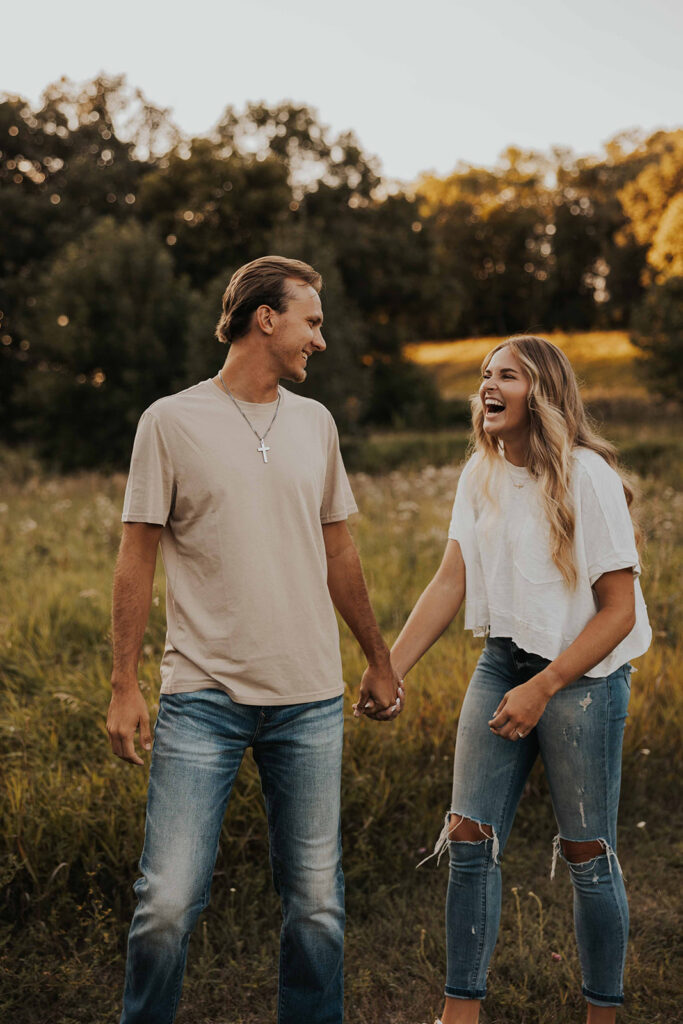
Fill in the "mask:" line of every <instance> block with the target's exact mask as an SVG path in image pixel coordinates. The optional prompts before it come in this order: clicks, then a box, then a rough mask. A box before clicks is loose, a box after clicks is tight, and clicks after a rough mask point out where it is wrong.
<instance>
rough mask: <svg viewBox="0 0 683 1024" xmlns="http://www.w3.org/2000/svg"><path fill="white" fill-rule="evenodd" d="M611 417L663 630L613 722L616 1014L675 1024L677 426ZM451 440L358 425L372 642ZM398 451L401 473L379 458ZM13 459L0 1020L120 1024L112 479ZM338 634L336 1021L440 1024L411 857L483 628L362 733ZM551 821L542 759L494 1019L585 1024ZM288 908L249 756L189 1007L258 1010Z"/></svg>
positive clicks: (347, 641)
mask: <svg viewBox="0 0 683 1024" xmlns="http://www.w3.org/2000/svg"><path fill="white" fill-rule="evenodd" d="M610 432H611V435H612V436H613V437H614V438H615V439H616V440H618V441H620V443H621V444H622V445H623V447H624V449H625V450H628V451H630V452H631V453H632V464H633V465H634V468H637V469H638V470H639V472H640V486H641V518H642V521H643V523H644V525H645V528H646V533H647V547H646V550H645V554H644V590H645V595H646V600H647V602H648V608H649V611H650V616H651V619H652V622H653V626H654V630H655V642H654V644H653V647H652V649H651V650H650V651H649V652H648V653H647V654H646V655H645V656H644V657H643V658H641V659H640V660H639V663H638V672H637V674H636V675H635V676H634V677H633V689H632V700H631V707H630V718H629V721H628V725H627V729H626V738H625V753H624V785H623V789H622V803H621V817H620V822H621V826H620V834H619V855H620V860H621V863H622V866H623V869H624V872H625V875H626V878H627V886H628V890H629V896H630V904H631V934H632V941H631V946H630V952H629V959H628V969H627V1004H626V1007H625V1008H624V1010H623V1012H622V1013H621V1014H620V1017H619V1019H620V1020H621V1021H623V1022H624V1024H644V1022H648V1024H650V1022H652V1024H664V1022H667V1024H670V1022H673V1021H675V1020H679V1019H680V1010H679V1002H680V992H679V985H678V981H677V974H676V968H677V964H678V967H679V974H680V962H679V960H678V950H677V946H676V943H677V936H679V935H680V925H681V915H680V911H679V906H678V903H677V898H676V897H677V892H678V889H679V885H678V884H677V879H676V871H677V869H680V864H681V856H680V854H681V846H680V841H679V836H680V834H681V828H680V826H681V821H680V795H679V793H680V791H679V778H680V772H681V752H680V721H681V715H682V713H683V699H682V697H681V687H680V665H681V663H682V660H683V650H682V645H681V639H680V635H681V634H680V617H681V615H680V596H679V586H680V579H681V570H682V568H683V529H682V527H681V510H682V507H683V485H682V482H681V478H680V471H679V470H676V467H675V466H674V465H673V464H672V459H671V457H670V456H671V452H672V451H673V450H674V449H672V448H671V447H670V446H671V445H672V444H673V443H674V441H672V439H671V436H670V435H671V425H670V423H669V422H668V421H666V422H665V421H663V420H660V421H659V422H657V421H655V420H652V421H651V422H650V423H648V424H646V425H644V426H643V428H641V427H639V426H637V425H634V424H633V423H631V424H617V423H615V424H611V425H610ZM408 442H409V443H408ZM437 442H438V444H437ZM465 443H466V437H465V434H464V432H455V433H453V434H443V435H440V436H439V438H438V439H433V438H430V437H429V436H426V437H425V436H422V438H420V437H419V436H417V435H415V436H412V437H411V438H409V439H408V440H406V438H403V439H401V438H398V439H397V438H395V437H394V438H390V437H375V438H371V439H369V441H368V445H367V447H368V451H369V456H368V458H369V462H368V464H367V465H366V467H365V468H366V469H367V470H370V471H371V472H357V473H355V474H354V476H353V479H352V483H353V487H354V491H355V494H356V497H357V500H358V504H359V507H360V509H361V514H360V515H359V516H357V517H354V520H353V521H352V528H353V532H354V536H355V538H356V541H357V543H358V546H359V548H360V551H361V555H362V558H363V562H364V565H365V568H366V574H367V578H368V583H369V587H370V591H371V596H372V599H373V603H374V606H375V609H376V612H377V615H378V618H379V620H380V624H381V627H382V629H383V630H384V632H385V634H386V636H387V638H388V639H391V638H392V637H393V636H395V635H396V633H397V632H398V630H399V629H400V627H401V625H402V623H403V621H404V620H405V617H406V615H407V614H408V612H409V610H410V608H411V607H412V605H413V603H414V601H415V599H416V598H417V596H418V594H419V593H420V591H421V589H422V587H423V586H424V584H425V583H426V582H427V580H428V579H429V577H430V575H431V574H432V572H433V571H434V569H435V567H436V565H437V564H438V561H439V559H440V556H441V552H442V548H443V544H444V538H445V532H446V528H447V523H448V518H449V513H450V505H451V502H452V496H453V493H454V490H455V485H456V482H457V477H458V473H459V463H460V461H461V459H462V454H463V452H464V448H465ZM392 444H393V445H394V447H393V448H392V447H391V446H392ZM406 444H407V447H406ZM396 445H398V449H399V453H398V454H396V452H397V449H396ZM420 445H422V449H421V447H420ZM643 445H645V446H646V447H645V448H643ZM648 445H649V446H650V447H649V448H648V447H647V446H648ZM402 446H403V447H402ZM435 446H436V447H435ZM667 446H669V447H667ZM392 451H393V452H394V455H393V456H391V457H392V458H394V462H393V465H395V466H396V467H397V468H395V469H393V470H388V469H387V463H386V459H387V457H389V456H388V455H387V453H391V452H392ZM655 451H658V452H659V453H660V454H659V456H657V457H654V456H653V454H652V453H653V452H655ZM634 453H635V454H634ZM648 453H649V454H648ZM662 453H664V454H662ZM435 455H436V456H437V457H436V458H434V456H435ZM442 456H443V458H442ZM449 456H450V458H449ZM357 458H358V466H359V467H360V465H361V462H360V455H359V454H358V453H357ZM435 462H438V463H442V464H440V465H435V464H434V463H435ZM391 464H392V463H391V462H390V465H391ZM636 464H637V465H636ZM6 465H9V469H8V470H7V471H6V472H5V475H4V477H3V476H2V475H1V472H0V757H1V758H2V765H3V772H2V780H1V783H0V785H1V787H2V802H1V804H0V815H1V817H0V826H1V838H0V844H1V848H2V862H1V864H0V887H1V891H2V910H1V912H0V914H1V916H0V1020H3V1021H4V1020H7V1021H10V1020H11V1021H12V1022H13V1024H48V1022H49V1024H113V1022H114V1021H115V1020H117V1019H118V1018H117V1013H118V1012H119V1007H120V988H121V982H122V972H123V957H124V948H125V936H126V932H127V927H128V923H129V920H130V915H131V913H132V909H133V903H134V898H133V893H132V888H131V886H132V883H133V881H134V879H135V877H136V863H137V859H138V856H139V853H140V848H141V843H142V834H143V824H144V801H145V790H146V769H135V768H133V767H132V766H129V765H124V764H122V763H121V762H119V761H118V760H116V759H115V758H114V757H113V756H112V755H111V753H110V752H109V749H108V742H107V737H106V732H105V728H104V723H105V716H106V709H107V703H108V691H109V683H108V677H109V670H110V644H109V604H110V597H109V595H110V586H111V573H112V567H113V562H114V559H115V555H116V549H117V546H118V539H119V533H120V523H119V514H120V507H121V502H122V495H123V485H124V479H123V477H121V476H118V477H113V478H104V477H100V476H97V475H83V476H79V477H72V478H64V479H58V478H54V479H52V478H48V477H45V476H42V475H40V474H39V473H38V474H33V473H27V472H24V470H23V469H22V468H21V467H20V466H19V465H18V464H17V463H16V462H15V463H14V464H11V462H10V463H7V462H6ZM381 469H384V470H385V471H384V472H379V470H381ZM163 594H164V580H163V571H162V568H161V566H159V567H158V571H157V580H156V584H155V599H154V604H153V608H152V614H151V618H150V623H149V628H148V630H147V633H146V636H145V641H144V647H143V659H142V664H141V669H140V679H141V684H142V687H143V690H144V692H145V695H146V697H147V699H148V701H149V705H150V707H151V709H152V711H154V710H155V708H156V701H157V693H158V670H157V665H158V661H159V657H160V654H161V650H162V648H163V638H164V596H163ZM341 641H342V655H343V663H344V670H345V678H346V679H347V681H348V690H347V695H346V702H347V708H346V710H347V715H348V721H347V729H346V740H345V759H344V775H343V828H344V837H345V860H344V864H345V873H346V879H347V911H348V929H347V955H346V1019H347V1020H348V1022H349V1024H388V1022H395V1024H420V1022H423V1021H426V1022H431V1021H432V1020H433V1018H434V1016H435V1015H436V1012H438V1011H439V1010H440V1006H441V992H442V986H443V980H444V936H443V905H444V897H445V891H446V883H447V868H446V865H445V863H444V862H443V861H442V863H441V866H440V867H439V868H437V867H436V866H435V865H434V862H430V864H428V865H425V866H424V867H423V868H421V869H419V870H416V869H415V865H416V863H417V862H418V861H419V860H420V859H421V858H422V857H423V856H424V855H425V851H426V850H427V849H431V847H432V845H433V843H434V841H435V838H436V835H437V833H438V831H439V829H440V826H441V822H442V819H443V814H444V812H445V810H446V806H447V803H448V800H449V797H450V783H451V779H450V774H451V762H452V753H453V740H454V736H455V730H456V726H457V719H458V711H459V706H460V701H461V699H462V695H463V693H464V690H465V687H466V685H467V680H468V678H469V675H470V673H471V671H472V668H473V666H474V663H475V661H476V658H477V655H478V651H479V649H480V646H481V642H480V641H475V640H473V639H472V638H471V637H468V636H465V635H464V633H463V630H462V623H461V621H456V622H455V623H454V624H453V625H452V626H451V628H450V629H449V630H448V631H447V633H446V634H445V635H444V637H443V638H442V639H441V641H440V642H439V643H438V644H437V645H436V646H435V647H434V648H433V649H432V651H430V652H429V653H428V654H427V655H426V656H425V658H424V659H423V661H422V662H421V664H420V665H419V666H418V668H417V669H416V670H415V671H414V672H413V673H411V675H410V676H409V677H408V680H407V683H408V702H407V707H406V710H405V712H404V714H403V715H402V716H401V717H400V719H399V720H398V721H397V722H396V723H395V724H394V725H391V726H378V725H376V724H373V723H371V722H366V721H360V722H359V721H356V720H354V719H353V718H352V717H351V716H350V714H349V713H350V705H351V701H352V700H353V699H354V697H355V691H356V688H357V681H358V679H359V677H360V673H361V671H362V668H363V660H362V657H361V655H360V653H359V651H358V649H357V647H356V645H355V643H354V642H353V640H352V638H351V637H350V635H349V633H348V631H347V630H346V628H345V627H344V628H342V631H341ZM554 832H555V826H554V822H553V818H552V812H551V809H550V803H549V798H548V793H547V789H546V785H545V781H544V778H543V775H542V772H541V771H540V770H539V769H538V767H537V769H535V770H534V773H533V775H532V777H531V780H530V782H529V784H528V786H527V790H526V793H525V796H524V798H523V800H522V804H521V806H520V810H519V813H518V818H517V822H516V825H515V829H514V830H513V835H512V838H511V840H510V843H509V845H508V848H507V850H506V854H505V859H504V862H503V883H504V909H503V919H502V924H501V933H500V940H499V943H498V947H497V950H496V953H495V956H494V960H493V963H492V968H491V973H490V978H489V991H490V995H489V997H488V999H487V1000H486V1004H485V1011H484V1013H483V1014H482V1020H483V1021H485V1022H486V1024H569V1022H579V1021H581V1020H582V1019H583V1008H582V1007H583V1003H582V999H581V996H580V991H579V990H580V980H579V979H580V972H579V967H578V961H577V956H576V950H575V945H574V939H573V931H572V910H571V886H570V883H569V880H568V877H567V872H566V870H565V869H564V868H562V869H560V870H558V876H557V878H556V880H555V881H554V882H553V883H550V881H549V878H548V875H549V868H550V856H551V839H552V836H553V835H554ZM279 926H280V922H279V912H278V906H277V901H276V898H275V896H274V893H273V891H272V886H271V883H270V875H269V868H268V865H267V831H266V823H265V817H264V813H263V809H262V805H261V801H260V795H259V784H258V776H257V773H256V770H255V766H254V764H253V762H252V760H251V759H250V758H247V759H246V761H245V764H244V766H243V769H242V772H241V774H240V777H239V779H238V783H237V785H236V788H235V792H234V794H233V798H232V802H231V806H230V808H229V811H228V816H227V819H226V824H225V827H224V831H223V836H222V841H221V850H220V854H219V859H218V863H217V867H216V876H215V880H214V885H213V896H212V903H211V905H210V907H209V909H208V910H207V911H206V913H205V914H204V915H203V917H202V919H201V920H200V924H199V926H198V929H197V931H196V933H195V935H194V937H193V939H192V942H191V944H190V959H189V967H188V974H187V979H186V985H185V990H184V995H183V1000H182V1002H181V1011H180V1013H179V1016H178V1021H179V1022H180V1024H257V1022H258V1024H265V1022H271V1021H274V1019H275V1011H274V1006H275V1002H274V999H275V991H276V964H277V946H278V932H279ZM553 954H559V956H560V959H557V957H554V956H553ZM302 1024H303V1022H302Z"/></svg>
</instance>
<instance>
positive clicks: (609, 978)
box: [435, 637, 631, 1006]
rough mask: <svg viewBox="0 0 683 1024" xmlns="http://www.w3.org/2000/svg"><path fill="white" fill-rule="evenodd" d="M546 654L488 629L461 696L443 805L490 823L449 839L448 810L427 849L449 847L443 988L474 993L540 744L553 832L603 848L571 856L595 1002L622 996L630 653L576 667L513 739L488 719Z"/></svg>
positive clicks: (480, 985)
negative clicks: (594, 674) (602, 669)
mask: <svg viewBox="0 0 683 1024" xmlns="http://www.w3.org/2000/svg"><path fill="white" fill-rule="evenodd" d="M547 664H548V661H547V660H546V659H544V658H540V657H539V656H538V655H535V654H528V653H526V652H525V651H522V650H521V649H520V648H519V647H517V646H516V645H515V644H514V643H513V642H512V640H509V639H507V638H502V637H494V638H489V639H488V640H487V642H486V647H485V648H484V651H483V653H482V655H481V657H480V659H479V662H478V664H477V667H476V669H475V671H474V674H473V676H472V679H471V681H470V685H469V688H468V690H467V693H466V695H465V699H464V701H463V706H462V711H461V713H460V721H459V725H458V733H457V739H456V745H455V763H454V772H453V795H452V800H451V808H450V812H451V814H455V815H456V816H457V817H463V818H469V819H471V820H472V821H475V822H478V823H479V824H481V825H489V826H491V830H492V831H493V836H492V838H489V839H487V838H485V837H484V835H483V834H482V839H481V841H480V842H460V841H453V840H449V838H448V823H449V815H446V821H445V823H444V828H443V830H442V833H441V836H440V837H439V840H438V841H437V845H436V847H435V853H436V854H437V855H438V854H440V853H441V852H443V851H445V850H446V849H448V852H449V859H450V876H449V884H448V894H447V899H446V939H447V960H448V968H447V979H446V990H445V991H446V995H447V996H451V997H456V998H458V997H459V998H463V999H482V998H483V997H484V996H485V994H486V973H487V969H488V964H489V960H490V958H491V954H492V953H493V948H494V946H495V943H496V937H497V934H498V925H499V920H500V905H501V873H500V857H501V855H502V852H503V850H504V848H505V844H506V842H507V839H508V836H509V834H510V829H511V827H512V822H513V819H514V816H515V812H516V810H517V804H518V802H519V799H520V796H521V794H522V790H523V789H524V784H525V782H526V780H527V778H528V776H529V772H530V771H531V768H532V765H533V763H534V761H535V760H536V757H537V755H538V754H539V753H540V756H541V759H542V761H543V765H544V768H545V772H546V776H547V778H548V783H549V787H550V794H551V798H552V803H553V810H554V812H555V817H556V819H557V823H558V829H559V834H558V835H557V836H556V837H555V840H554V844H553V861H552V871H551V875H554V871H555V862H556V860H557V856H558V854H561V848H560V839H567V840H570V841H574V842H586V841H590V840H598V841H599V842H600V844H601V846H602V849H603V853H602V855H600V856H597V857H594V858H593V859H591V860H589V861H587V862H585V863H581V864H568V867H569V872H570V876H571V880H572V884H573V888H574V926H575V930H576V939H577V943H578V947H579V956H580V960H581V970H582V974H583V989H582V991H583V994H584V996H585V998H586V999H587V1000H588V1001H589V1002H591V1003H594V1004H595V1005H597V1006H617V1005H619V1004H620V1003H622V1002H623V970H624V960H625V955H626V943H627V937H628V904H627V901H626V892H625V889H624V883H623V879H622V874H621V868H620V866H619V862H618V860H617V856H616V845H617V836H616V830H617V807H618V804H619V788H620V782H621V747H622V739H623V733H624V725H625V722H626V715H627V711H626V709H627V706H628V700H629V695H630V671H631V667H630V665H625V666H623V667H622V668H619V669H617V670H616V671H615V672H613V673H612V674H611V675H609V676H607V677H605V678H589V677H588V676H583V677H582V678H581V679H579V680H577V681H576V682H574V683H570V684H569V686H566V687H565V688H564V689H563V690H560V692H559V693H557V694H555V695H554V696H553V697H552V698H551V700H550V701H549V702H548V704H547V706H546V709H545V711H544V712H543V715H542V716H541V719H540V721H539V722H538V724H537V726H536V727H535V729H532V731H531V732H530V733H529V734H528V735H527V736H526V737H525V738H524V739H523V740H517V741H515V742H512V741H510V740H506V739H503V738H502V737H500V736H496V735H495V734H494V733H492V732H491V730H490V729H489V726H488V720H489V719H490V718H492V717H493V712H494V711H495V709H496V708H497V706H498V704H499V703H500V701H501V700H502V698H503V695H504V694H505V693H506V691H507V690H509V689H511V688H512V687H513V686H517V685H518V684H520V683H524V682H526V681H527V680H528V679H530V678H531V677H532V676H534V675H535V674H536V673H537V672H540V671H541V669H542V668H544V667H545V666H546V665H547Z"/></svg>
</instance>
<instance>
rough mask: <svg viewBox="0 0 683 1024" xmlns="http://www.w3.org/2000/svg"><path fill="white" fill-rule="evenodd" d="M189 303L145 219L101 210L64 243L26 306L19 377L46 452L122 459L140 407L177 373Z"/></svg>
mask: <svg viewBox="0 0 683 1024" xmlns="http://www.w3.org/2000/svg"><path fill="white" fill-rule="evenodd" d="M190 308H191V297H190V292H189V289H188V287H187V285H186V284H185V282H184V281H183V280H182V279H181V280H178V279H177V278H176V277H175V276H174V273H173V264H172V261H171V258H170V257H169V255H168V253H167V252H166V250H165V249H164V247H163V246H161V244H160V243H159V242H158V241H157V239H156V236H155V235H154V233H153V232H152V231H151V230H150V229H149V228H144V227H141V226H140V225H139V224H138V223H136V222H134V221H132V222H130V223H129V224H124V225H117V224H116V223H115V222H114V221H113V220H112V219H111V218H104V219H103V220H101V221H99V222H98V223H97V224H95V225H94V226H93V227H92V228H91V229H90V230H89V231H88V232H86V233H85V234H84V235H83V236H82V237H81V238H80V239H79V241H78V242H72V243H70V244H69V245H68V246H67V247H66V249H65V250H64V252H63V253H62V254H61V256H60V258H59V259H58V260H57V261H56V262H55V263H54V264H53V265H52V266H51V268H50V270H49V272H48V274H47V275H46V278H45V281H44V283H43V286H42V289H41V292H40V299H39V301H38V302H37V303H36V306H35V309H34V311H33V314H32V320H33V329H32V337H33V345H32V365H31V370H30V373H29V374H28V375H27V378H26V383H25V395H24V405H25V407H26V409H27V410H28V417H29V429H30V432H31V433H32V435H33V436H35V437H36V438H37V439H38V441H39V445H40V452H41V454H42V455H43V456H44V457H45V458H46V459H47V460H48V461H54V462H56V463H58V464H59V465H61V466H62V467H65V468H76V467H82V466H87V467H109V466H116V465H122V464H124V463H125V461H126V459H127V458H128V456H129V454H130V448H131V444H132V438H133V435H134V432H135V425H136V423H137V420H138V418H139V416H140V415H141V413H142V411H143V410H144V409H145V407H146V406H147V405H149V404H151V402H153V401H154V400H155V399H156V398H158V397H159V396H160V395H162V394H165V393H168V392H169V391H173V390H177V388H178V385H179V384H180V383H181V382H182V380H183V370H184V356H185V330H186V324H187V320H188V316H189V312H190ZM66 410H68V413H67V414H65V411H66Z"/></svg>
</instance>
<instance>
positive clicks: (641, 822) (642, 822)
mask: <svg viewBox="0 0 683 1024" xmlns="http://www.w3.org/2000/svg"><path fill="white" fill-rule="evenodd" d="M645 824H646V822H644V821H639V822H638V824H637V825H636V828H645Z"/></svg>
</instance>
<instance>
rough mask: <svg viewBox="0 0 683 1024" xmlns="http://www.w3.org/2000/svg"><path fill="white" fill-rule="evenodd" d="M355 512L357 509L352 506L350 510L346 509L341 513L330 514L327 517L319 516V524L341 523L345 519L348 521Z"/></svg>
mask: <svg viewBox="0 0 683 1024" xmlns="http://www.w3.org/2000/svg"><path fill="white" fill-rule="evenodd" d="M357 511H358V507H357V506H356V505H354V506H353V507H352V508H347V509H345V510H344V511H341V512H330V513H329V515H326V516H321V517H320V522H321V523H323V524H326V523H341V522H343V521H344V520H345V519H348V518H349V516H352V515H354V513H356V512H357Z"/></svg>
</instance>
